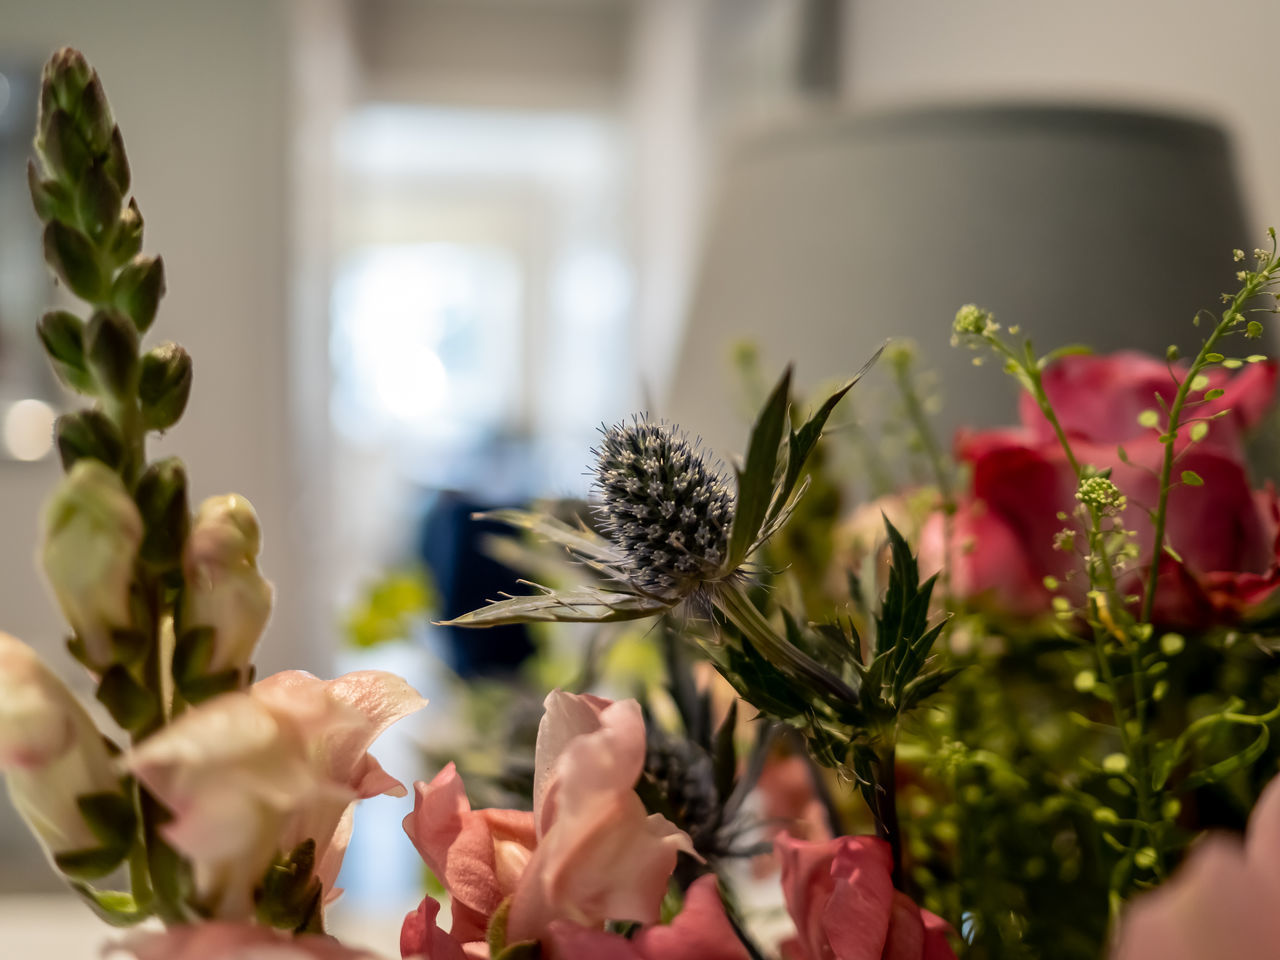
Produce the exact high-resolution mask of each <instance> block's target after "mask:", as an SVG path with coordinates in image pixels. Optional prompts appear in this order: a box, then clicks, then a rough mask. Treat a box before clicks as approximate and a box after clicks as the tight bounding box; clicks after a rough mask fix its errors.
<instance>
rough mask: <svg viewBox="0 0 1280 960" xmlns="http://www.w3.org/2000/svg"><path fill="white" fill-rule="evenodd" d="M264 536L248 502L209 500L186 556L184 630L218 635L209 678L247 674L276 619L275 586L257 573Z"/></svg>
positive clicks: (193, 530) (203, 506)
mask: <svg viewBox="0 0 1280 960" xmlns="http://www.w3.org/2000/svg"><path fill="white" fill-rule="evenodd" d="M261 544H262V534H261V531H260V528H259V526H258V516H257V514H255V513H254V511H253V506H252V505H251V504H250V503H249V501H248V500H246V499H245V498H244V497H241V496H238V495H236V494H227V495H225V496H220V497H210V498H209V499H208V500H206V501H204V503H202V504H201V505H200V509H199V510H198V511H196V518H195V522H194V523H193V524H192V526H191V533H190V535H189V536H188V537H187V542H186V545H185V546H184V547H183V551H182V572H183V576H184V577H185V579H186V587H185V589H184V590H183V592H182V611H181V620H182V626H183V629H184V630H186V629H189V628H192V627H211V628H212V629H213V631H214V635H213V647H212V656H211V658H210V662H209V664H208V667H207V672H208V673H211V674H212V673H219V672H222V671H224V670H243V669H244V668H245V667H247V666H248V664H249V661H250V660H251V659H252V657H253V650H254V647H256V646H257V644H258V638H259V637H261V636H262V631H263V629H265V627H266V625H267V620H268V619H269V618H270V616H271V584H269V583H268V582H267V581H266V580H265V579H263V576H262V574H261V573H259V572H258V565H257V557H258V551H259V550H260V549H261Z"/></svg>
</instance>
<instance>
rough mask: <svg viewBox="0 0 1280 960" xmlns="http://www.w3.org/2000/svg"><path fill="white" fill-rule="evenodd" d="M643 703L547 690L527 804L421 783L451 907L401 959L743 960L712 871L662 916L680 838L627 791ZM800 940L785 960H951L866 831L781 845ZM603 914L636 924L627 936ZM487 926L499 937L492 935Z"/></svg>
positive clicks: (420, 803) (424, 830) (639, 743)
mask: <svg viewBox="0 0 1280 960" xmlns="http://www.w3.org/2000/svg"><path fill="white" fill-rule="evenodd" d="M644 754H645V732H644V722H643V719H642V717H641V714H640V708H639V705H638V704H637V703H636V702H635V701H633V700H627V701H620V702H617V703H613V702H610V701H608V700H602V699H599V698H597V697H591V696H578V695H574V694H568V693H562V692H558V691H557V692H554V693H552V694H551V695H550V696H548V697H547V700H546V713H545V715H544V716H543V720H542V723H541V725H540V726H539V729H538V742H537V751H536V758H535V779H534V809H533V812H532V813H527V812H519V811H514V810H472V809H471V806H470V804H469V803H468V802H467V798H466V794H465V792H464V790H463V786H462V781H461V779H460V778H459V776H458V773H457V771H456V770H455V769H454V767H453V765H452V764H451V765H449V766H448V767H446V768H445V769H444V770H442V771H441V772H440V774H438V775H437V776H436V777H435V779H433V780H432V781H431V782H430V783H419V784H417V786H416V802H415V804H414V811H413V813H412V814H411V815H410V816H409V817H407V818H406V820H405V829H406V831H407V832H408V834H409V837H410V838H411V839H412V840H413V843H414V845H415V846H416V847H417V849H418V851H419V852H420V853H421V854H422V857H423V860H424V861H425V862H426V864H427V866H428V867H430V868H431V870H432V871H433V872H434V873H435V874H436V876H437V877H438V878H440V880H441V881H442V882H443V883H444V885H445V887H446V889H447V890H448V892H449V894H450V897H451V899H452V910H453V922H452V926H451V929H450V930H449V932H447V933H446V932H444V931H443V930H441V929H440V928H439V926H438V925H437V923H436V917H437V913H438V910H439V905H438V904H437V903H436V902H435V901H434V900H432V899H431V898H429V897H428V898H427V899H425V900H423V902H422V904H421V906H419V908H418V909H417V910H416V911H415V912H413V913H411V914H409V916H408V917H406V919H405V923H404V928H403V930H402V932H401V952H402V954H403V956H404V957H406V958H409V957H422V958H426V960H461V958H463V957H486V956H489V945H490V944H492V943H494V942H495V941H496V942H497V943H499V944H502V945H510V944H514V943H520V942H527V941H534V940H536V941H539V942H540V943H541V946H542V950H543V955H544V956H546V957H549V958H550V960H575V958H580V957H595V958H602V960H614V958H616V960H747V957H748V953H747V951H746V949H745V948H744V947H743V945H742V943H741V942H740V941H739V938H738V936H737V934H736V933H735V932H734V929H733V926H732V924H731V923H730V921H729V919H728V917H727V916H726V914H725V911H724V907H723V904H722V903H721V900H720V896H719V893H718V891H717V888H716V882H715V878H714V877H712V876H705V877H702V878H700V879H699V880H697V881H695V882H694V883H693V885H692V886H691V887H690V888H689V890H688V893H687V896H686V899H685V905H684V908H683V910H681V912H680V913H679V914H678V915H677V916H676V917H675V919H674V920H673V921H672V922H671V923H670V924H667V925H661V924H659V923H658V920H659V911H660V907H661V903H662V899H663V897H664V895H665V893H666V890H667V884H668V881H669V879H670V876H671V873H672V871H673V870H674V868H675V865H676V856H677V853H678V852H679V851H681V850H683V851H685V852H686V853H690V854H692V853H693V848H692V845H691V844H690V841H689V838H688V836H687V835H686V834H685V833H684V832H683V831H681V830H678V829H677V828H676V827H675V826H674V825H673V824H671V823H670V822H669V821H667V820H666V819H665V818H664V817H662V816H660V815H657V814H650V815H646V814H645V811H644V806H643V804H642V803H641V802H640V799H639V797H638V796H637V795H636V793H635V790H634V786H635V784H636V781H637V780H638V779H639V778H640V775H641V772H642V770H643V765H644ZM777 854H778V856H779V857H780V859H781V861H782V865H783V866H782V882H783V887H784V890H785V895H786V902H787V908H788V910H789V911H790V913H791V915H792V917H793V918H794V919H795V921H796V924H797V927H798V930H799V932H798V935H797V936H796V937H795V938H793V939H792V940H790V941H788V943H787V944H786V945H784V950H785V952H786V956H787V957H788V960H864V958H867V960H871V958H881V957H883V958H891V960H950V958H953V957H954V954H953V953H952V952H951V948H950V946H949V945H948V943H947V939H946V937H947V934H946V931H947V930H948V927H947V925H946V924H945V923H944V922H943V921H942V920H940V919H939V918H938V917H935V916H934V915H933V914H930V913H928V911H922V910H920V909H919V908H918V907H917V906H916V905H915V904H914V903H912V902H911V901H910V900H909V899H908V898H907V897H905V896H904V895H903V894H901V893H898V892H896V891H894V889H893V886H892V883H891V879H890V877H891V872H892V864H891V863H890V858H889V851H888V845H887V844H885V843H884V842H883V841H880V840H877V839H875V838H871V837H840V838H837V839H835V840H830V841H827V842H822V843H811V842H807V841H803V840H793V839H791V838H788V837H782V838H779V839H778V841H777ZM606 920H630V921H634V922H637V923H640V924H641V925H642V929H641V930H640V932H639V933H638V934H636V935H635V936H634V937H632V938H630V939H628V938H626V937H622V936H620V935H618V934H614V933H610V932H607V931H605V930H604V929H603V926H604V922H605V921H606ZM495 927H497V928H498V930H497V935H496V937H495Z"/></svg>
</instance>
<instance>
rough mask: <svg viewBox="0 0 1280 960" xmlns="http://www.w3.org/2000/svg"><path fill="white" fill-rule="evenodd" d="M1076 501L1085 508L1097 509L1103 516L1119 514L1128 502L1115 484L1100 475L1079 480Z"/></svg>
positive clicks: (1108, 478)
mask: <svg viewBox="0 0 1280 960" xmlns="http://www.w3.org/2000/svg"><path fill="white" fill-rule="evenodd" d="M1076 499H1077V500H1079V501H1080V502H1081V503H1083V504H1084V505H1085V506H1086V507H1093V508H1095V509H1097V510H1098V511H1099V512H1100V513H1102V514H1103V515H1104V516H1112V515H1115V514H1118V513H1120V511H1122V510H1123V509H1124V508H1125V504H1126V503H1127V502H1128V500H1127V498H1126V497H1125V495H1124V494H1123V493H1121V492H1120V488H1119V487H1117V486H1116V485H1115V482H1114V481H1113V480H1112V479H1111V478H1110V477H1108V476H1104V475H1102V474H1098V475H1095V476H1092V477H1085V478H1084V479H1083V480H1081V481H1080V487H1079V489H1078V490H1076Z"/></svg>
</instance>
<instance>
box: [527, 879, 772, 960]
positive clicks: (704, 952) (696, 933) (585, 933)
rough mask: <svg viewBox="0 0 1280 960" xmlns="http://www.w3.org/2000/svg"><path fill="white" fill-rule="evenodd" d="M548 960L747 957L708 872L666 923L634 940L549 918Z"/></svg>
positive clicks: (726, 959)
mask: <svg viewBox="0 0 1280 960" xmlns="http://www.w3.org/2000/svg"><path fill="white" fill-rule="evenodd" d="M542 947H543V950H544V951H545V953H546V954H547V957H548V960H581V958H584V957H590V958H592V960H750V956H751V955H750V954H749V953H747V948H746V947H744V946H743V945H742V941H741V940H740V939H739V938H738V934H737V933H736V932H735V931H734V929H733V925H732V924H731V923H729V919H728V917H727V916H725V912H724V904H723V903H722V902H721V900H720V893H719V891H718V890H717V889H716V878H715V877H714V876H712V875H711V874H708V875H706V876H704V877H699V878H698V879H697V880H695V881H694V882H693V884H692V885H691V886H690V887H689V891H688V893H687V894H686V895H685V901H684V908H683V909H682V910H681V911H680V912H679V913H678V914H677V915H676V917H675V919H674V920H672V921H671V923H669V924H666V925H655V926H651V927H647V928H645V929H644V930H641V931H640V933H639V934H637V935H636V936H635V938H634V939H632V940H628V939H627V938H626V937H621V936H618V935H617V934H616V933H605V932H604V931H603V930H593V929H589V928H587V927H581V926H578V925H577V924H574V923H570V922H569V921H567V920H556V921H553V922H552V923H551V924H550V926H549V927H548V929H547V935H546V936H545V937H544V938H543V940H542Z"/></svg>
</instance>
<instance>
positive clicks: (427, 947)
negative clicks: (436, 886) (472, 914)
mask: <svg viewBox="0 0 1280 960" xmlns="http://www.w3.org/2000/svg"><path fill="white" fill-rule="evenodd" d="M454 903H455V909H456V904H457V901H454ZM439 912H440V904H439V903H437V902H436V901H435V900H433V899H431V898H430V897H426V898H424V899H423V901H422V903H420V904H419V905H418V909H417V910H415V911H413V913H411V914H409V915H408V916H407V917H405V918H404V925H403V926H402V927H401V928H400V956H401V957H403V958H404V960H409V958H410V957H421V958H422V960H466V956H467V955H466V954H465V953H464V952H463V950H462V945H461V944H460V943H458V940H457V938H455V937H454V936H452V935H451V934H448V933H445V932H444V931H443V930H441V929H440V927H439V926H437V925H436V915H437V914H438V913H439Z"/></svg>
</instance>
